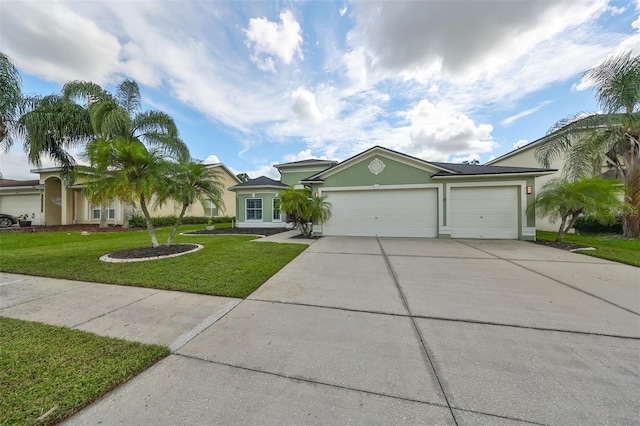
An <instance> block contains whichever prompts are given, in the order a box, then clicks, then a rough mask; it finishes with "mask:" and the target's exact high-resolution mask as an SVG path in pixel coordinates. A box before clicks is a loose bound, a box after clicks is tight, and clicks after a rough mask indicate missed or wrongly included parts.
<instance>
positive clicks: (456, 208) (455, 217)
mask: <svg viewBox="0 0 640 426" xmlns="http://www.w3.org/2000/svg"><path fill="white" fill-rule="evenodd" d="M325 194H327V201H329V202H330V203H331V204H332V215H331V218H330V219H329V221H328V222H327V223H325V224H324V226H323V234H324V235H327V236H330V235H343V236H379V237H428V238H435V237H437V236H438V192H437V190H436V189H435V188H429V189H424V188H421V189H379V190H358V191H351V190H350V191H326V192H325ZM446 209H447V210H449V211H448V212H447V213H448V214H447V216H448V217H449V226H450V228H451V237H452V238H492V239H493V238H495V239H517V238H518V187H517V186H488V187H453V188H451V191H450V194H449V200H448V202H446Z"/></svg>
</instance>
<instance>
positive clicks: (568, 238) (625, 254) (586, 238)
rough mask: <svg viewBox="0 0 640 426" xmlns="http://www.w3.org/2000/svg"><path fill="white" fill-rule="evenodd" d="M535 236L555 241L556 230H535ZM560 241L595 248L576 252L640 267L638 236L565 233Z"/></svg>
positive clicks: (639, 240) (639, 241)
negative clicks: (629, 237) (632, 237)
mask: <svg viewBox="0 0 640 426" xmlns="http://www.w3.org/2000/svg"><path fill="white" fill-rule="evenodd" d="M536 238H538V239H539V240H544V241H555V239H556V232H552V231H537V232H536ZM562 241H563V242H566V243H573V244H579V245H582V246H586V247H593V248H594V249H595V250H578V251H576V253H580V254H585V255H587V256H592V257H597V258H600V259H606V260H611V261H614V262H618V263H623V264H626V265H631V266H637V267H640V256H639V255H638V253H640V238H639V239H627V238H622V237H621V236H619V235H610V234H565V235H564V236H563V238H562Z"/></svg>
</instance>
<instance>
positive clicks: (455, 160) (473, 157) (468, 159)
mask: <svg viewBox="0 0 640 426" xmlns="http://www.w3.org/2000/svg"><path fill="white" fill-rule="evenodd" d="M476 160H477V161H478V162H479V161H480V155H478V153H476V152H473V153H471V154H469V155H467V156H466V157H454V158H453V159H452V160H451V162H452V163H464V162H465V161H466V162H469V163H471V162H473V161H476Z"/></svg>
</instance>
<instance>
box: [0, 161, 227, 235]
mask: <svg viewBox="0 0 640 426" xmlns="http://www.w3.org/2000/svg"><path fill="white" fill-rule="evenodd" d="M208 166H209V167H212V168H215V169H217V170H219V171H220V174H221V176H220V178H221V182H222V185H223V188H224V193H223V197H222V198H223V201H224V207H225V208H224V209H223V210H222V209H221V211H218V210H217V209H216V208H215V206H214V205H213V203H211V204H210V205H208V206H205V208H204V209H203V206H202V205H201V204H200V203H196V204H194V205H192V206H190V207H189V209H188V210H187V212H186V215H187V216H207V217H216V216H235V214H236V210H235V206H236V201H235V193H233V192H231V191H229V189H228V188H229V187H230V186H233V185H236V184H238V183H239V182H240V180H239V179H238V178H237V177H236V175H235V174H234V173H233V172H231V171H230V170H229V169H228V168H227V167H226V166H225V165H224V164H222V163H217V164H210V165H208ZM31 172H32V173H37V174H39V175H40V179H38V180H29V181H15V180H10V179H3V180H2V181H1V182H0V212H1V213H5V214H12V215H15V216H18V215H22V214H28V215H29V216H30V217H32V224H33V225H71V224H98V223H100V214H101V206H100V205H93V204H91V203H90V202H89V200H87V198H86V197H85V196H84V194H83V193H82V190H83V188H84V185H83V184H82V182H79V183H74V184H73V185H71V186H67V185H65V184H64V182H63V180H62V178H61V177H60V176H61V174H60V172H61V170H60V168H56V167H53V168H42V169H34V170H31ZM150 204H151V206H150V213H151V215H152V216H154V217H159V216H169V215H178V214H179V213H180V210H181V206H179V205H175V203H167V204H166V205H164V206H163V207H160V208H154V206H153V201H152V202H151V203H150ZM134 208H135V206H134ZM130 211H131V208H130V207H127V206H125V205H124V203H122V202H120V201H119V200H115V201H114V202H112V203H111V205H109V206H107V223H108V224H110V225H122V224H123V223H124V221H125V220H127V219H128V216H129V212H130Z"/></svg>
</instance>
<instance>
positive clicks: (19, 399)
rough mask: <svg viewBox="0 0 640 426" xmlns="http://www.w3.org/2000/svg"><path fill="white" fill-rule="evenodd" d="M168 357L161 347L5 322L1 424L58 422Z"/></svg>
mask: <svg viewBox="0 0 640 426" xmlns="http://www.w3.org/2000/svg"><path fill="white" fill-rule="evenodd" d="M168 353H169V350H168V348H165V347H162V346H156V345H145V344H142V343H135V342H126V341H124V340H120V339H112V338H108V337H100V336H96V335H94V334H91V333H87V332H84V331H78V330H71V329H68V328H63V327H55V326H50V325H45V324H39V323H33V322H26V321H20V320H15V319H10V318H2V317H0V390H1V391H0V392H1V397H0V424H2V425H18V424H20V425H32V424H38V425H42V424H52V423H55V422H59V421H60V420H62V419H65V418H67V417H69V416H71V415H72V414H73V413H75V412H77V411H78V410H79V409H80V408H82V407H84V406H85V405H87V404H89V403H90V402H91V401H94V400H95V399H97V398H99V397H100V396H101V395H103V394H104V393H105V392H108V391H109V390H111V389H113V388H115V387H116V386H118V385H119V384H121V383H123V382H125V381H127V380H129V379H130V378H131V377H133V376H134V375H136V374H137V373H139V372H141V371H142V370H144V369H145V368H147V367H149V366H151V365H152V364H154V363H155V362H157V361H158V360H159V359H161V358H163V357H165V356H166V355H167V354H168ZM54 407H57V408H55V409H54V410H53V411H52V412H51V413H50V414H49V415H48V416H47V417H46V418H44V419H42V420H40V421H38V422H36V421H35V420H36V419H37V418H38V417H40V416H42V415H44V414H45V413H47V412H48V411H49V410H51V409H52V408H54Z"/></svg>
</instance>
